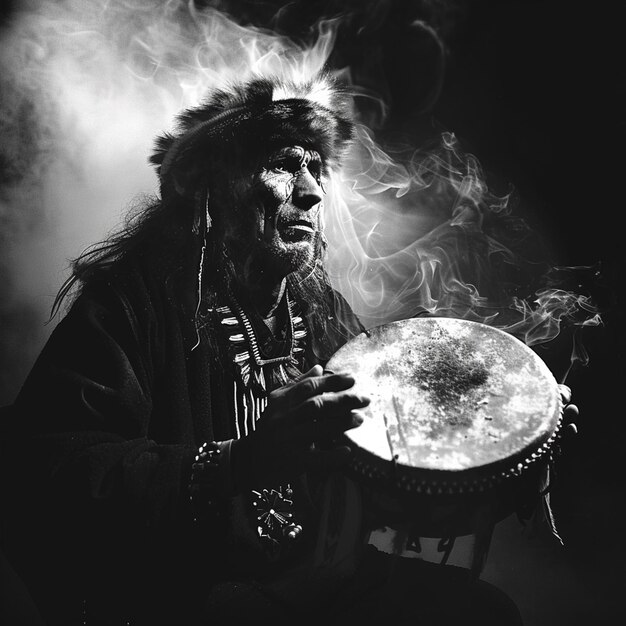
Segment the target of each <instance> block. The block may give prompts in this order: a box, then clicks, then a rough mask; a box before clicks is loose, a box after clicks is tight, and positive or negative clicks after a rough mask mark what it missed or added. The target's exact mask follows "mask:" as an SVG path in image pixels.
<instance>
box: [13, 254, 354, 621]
mask: <svg viewBox="0 0 626 626" xmlns="http://www.w3.org/2000/svg"><path fill="white" fill-rule="evenodd" d="M180 275H181V274H180V272H178V273H177V272H173V273H172V274H169V275H168V274H164V273H163V272H160V271H155V268H154V267H153V266H152V265H151V264H150V263H149V262H148V261H146V260H144V259H142V257H141V256H140V255H139V256H136V257H134V258H133V259H132V260H126V261H124V262H121V263H118V264H117V265H116V266H113V267H112V268H110V269H108V270H107V271H104V272H102V274H101V276H99V277H98V278H97V279H94V280H92V281H91V282H90V283H89V284H88V285H87V286H86V287H84V289H83V291H82V293H81V295H80V296H79V297H78V298H77V300H76V301H75V302H74V304H73V305H72V307H71V309H70V310H69V312H68V314H67V315H66V316H65V317H64V319H62V320H61V322H60V323H59V324H58V326H57V327H56V328H55V330H54V331H53V333H52V335H51V337H50V339H49V341H48V342H47V344H46V345H45V347H44V349H43V351H42V353H41V355H40V357H39V358H38V360H37V361H36V363H35V365H34V367H33V369H32V371H31V373H30V375H29V376H28V378H27V380H26V382H25V384H24V386H23V388H22V390H21V392H20V393H19V396H18V397H17V399H16V401H15V403H14V405H13V406H12V407H9V408H7V409H6V410H5V411H4V415H3V418H2V487H3V493H4V495H3V500H4V502H5V514H3V518H2V519H3V532H2V539H3V549H4V552H5V553H6V555H7V556H8V558H9V559H10V561H11V562H12V564H13V566H14V568H15V571H16V572H17V574H18V575H19V576H20V577H21V579H22V580H23V581H24V583H25V584H26V586H27V587H28V588H29V590H30V591H31V594H32V596H33V599H34V601H35V602H36V604H37V605H38V607H39V609H40V611H41V613H42V614H43V615H44V616H45V617H46V618H47V619H48V620H49V623H50V624H74V623H76V624H79V623H80V624H82V623H83V618H85V617H88V620H87V623H88V624H123V623H126V621H127V620H128V621H130V623H132V624H144V623H145V624H150V625H158V624H172V625H174V624H176V625H184V624H188V623H189V624H191V623H196V621H195V620H196V618H197V616H198V615H200V614H201V613H202V610H203V609H202V603H203V601H204V598H206V596H207V593H208V590H209V588H210V587H211V585H212V584H213V583H214V582H215V581H219V580H222V579H224V577H225V576H227V575H228V574H227V569H226V568H227V556H228V554H227V553H228V551H229V549H230V548H231V546H230V545H229V542H228V541H227V540H226V539H225V538H226V537H228V534H229V528H228V525H229V524H231V523H232V520H230V518H229V517H228V516H227V517H226V518H225V519H224V518H220V519H217V520H211V519H208V520H203V522H202V523H201V524H199V523H197V522H196V523H194V512H193V511H192V508H191V505H190V500H189V490H188V484H189V480H190V471H191V465H192V462H193V460H194V457H195V455H196V453H197V450H198V446H200V445H201V444H202V443H203V442H205V441H211V440H215V439H227V438H232V437H233V429H232V415H231V414H230V413H232V407H230V405H229V402H228V398H227V394H226V393H225V389H228V388H229V387H228V385H229V384H230V383H229V381H228V376H229V371H230V369H229V368H231V366H232V364H231V363H224V362H223V361H224V356H223V354H221V353H219V350H218V351H217V352H216V350H215V343H216V342H215V341H212V340H211V339H212V338H211V337H210V336H209V335H210V333H211V327H210V325H209V326H208V329H207V328H203V329H202V333H201V335H202V336H203V339H202V340H201V341H200V342H199V344H198V345H197V346H196V343H197V340H198V335H197V331H196V327H195V325H194V322H193V311H192V310H191V308H190V300H192V298H191V299H190V298H187V299H186V298H181V297H180V292H181V288H182V286H184V285H186V284H188V282H187V281H185V280H182V279H180V280H178V279H177V276H179V277H180ZM326 295H327V298H328V303H329V306H330V309H329V310H330V315H329V316H328V319H326V320H325V323H326V333H325V336H324V337H323V338H322V337H313V336H309V338H308V339H309V340H308V347H307V351H306V355H305V357H304V361H303V363H302V367H303V368H309V367H311V366H312V365H313V364H315V363H316V362H322V364H323V360H324V358H325V357H326V358H327V357H329V356H330V355H331V354H332V352H333V351H334V350H335V349H336V348H338V347H339V346H340V345H341V344H342V343H343V342H345V341H346V340H347V339H349V338H350V337H351V336H353V335H355V334H356V333H358V332H360V331H361V326H360V324H359V322H358V320H357V319H356V317H354V315H353V314H352V313H351V312H350V310H349V307H348V306H347V304H346V303H345V301H344V300H343V299H342V298H341V297H340V296H339V295H338V294H337V293H336V292H333V291H332V290H331V289H330V288H329V289H328V291H327V294H326ZM302 305H303V310H304V313H305V316H304V317H305V320H306V311H307V303H302ZM340 320H341V321H340ZM305 323H306V321H305ZM207 333H209V335H207ZM218 343H219V342H218ZM225 520H226V521H225Z"/></svg>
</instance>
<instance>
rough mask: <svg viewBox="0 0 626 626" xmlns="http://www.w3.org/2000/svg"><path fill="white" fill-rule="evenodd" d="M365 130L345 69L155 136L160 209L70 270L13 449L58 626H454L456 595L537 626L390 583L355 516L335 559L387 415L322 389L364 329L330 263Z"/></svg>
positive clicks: (43, 588) (29, 560) (34, 566)
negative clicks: (366, 412)
mask: <svg viewBox="0 0 626 626" xmlns="http://www.w3.org/2000/svg"><path fill="white" fill-rule="evenodd" d="M351 135H352V122H351V115H350V102H349V99H348V98H347V96H346V94H345V93H344V92H343V91H342V90H341V88H340V87H339V86H338V85H337V84H335V83H334V82H333V81H332V80H331V78H330V77H329V76H327V75H325V74H322V75H319V76H316V77H315V78H313V79H312V80H311V81H309V82H307V83H303V84H293V83H289V82H283V81H278V80H274V79H260V80H256V81H252V82H250V83H248V84H242V85H236V86H234V87H232V88H231V89H229V90H223V91H218V92H216V93H214V94H213V95H212V97H211V98H210V99H209V100H208V101H207V102H205V103H204V104H203V105H201V106H199V107H198V108H196V109H193V110H189V111H186V112H184V113H183V114H182V115H181V116H180V118H179V127H178V129H177V132H176V133H175V134H174V135H165V136H164V137H162V138H160V139H159V141H158V144H157V150H156V152H155V154H154V155H153V158H152V161H153V163H154V164H155V165H157V167H158V171H159V177H160V186H161V197H160V199H157V200H155V202H154V203H153V204H152V205H150V206H148V207H146V208H145V209H144V210H143V211H142V212H140V213H138V214H137V215H136V217H135V218H134V219H133V220H131V221H130V222H129V223H128V225H127V227H126V229H125V230H123V231H122V232H121V233H120V234H119V235H118V236H116V237H113V238H111V239H110V240H109V241H107V242H104V243H103V244H101V245H100V246H97V247H95V248H94V249H92V250H90V251H88V252H86V253H85V254H83V255H82V256H81V257H80V258H79V259H78V260H77V261H76V262H75V263H74V266H73V274H72V277H71V278H70V279H69V281H68V283H66V285H65V286H64V288H63V289H62V290H61V292H60V296H59V301H58V302H57V303H56V305H57V306H58V305H59V304H60V301H61V300H62V299H63V298H64V297H65V296H66V295H67V294H68V293H69V292H70V290H71V289H72V288H73V287H78V290H77V294H76V297H75V299H74V301H73V303H72V306H71V308H70V310H69V312H68V314H67V315H66V316H65V318H64V319H63V320H62V321H61V322H60V323H59V325H58V326H57V328H56V329H55V331H54V333H53V334H52V336H51V338H50V340H49V342H48V343H47V345H46V346H45V348H44V350H43V351H42V354H41V355H40V357H39V359H38V360H37V362H36V364H35V366H34V368H33V370H32V372H31V374H30V375H29V377H28V379H27V380H26V382H25V384H24V386H23V389H22V390H21V392H20V394H19V396H18V398H17V400H16V402H15V404H14V406H13V408H12V413H11V417H10V431H11V432H10V434H7V435H5V438H4V442H5V443H6V445H5V446H4V448H5V450H4V451H3V452H4V456H5V462H6V465H5V467H6V468H10V470H11V474H10V477H9V474H8V472H7V471H6V470H5V472H4V475H5V477H7V478H8V480H6V481H5V482H7V483H8V486H7V490H8V491H9V492H10V493H9V494H8V496H7V498H8V501H9V502H10V503H11V512H10V514H9V515H7V522H6V524H5V528H6V532H5V536H6V537H8V539H9V541H8V542H7V544H6V548H5V549H6V551H7V554H8V555H9V558H10V559H11V560H12V562H13V563H15V568H16V571H17V572H18V574H19V575H20V576H21V577H22V578H23V580H24V582H25V583H26V584H27V586H28V587H29V589H30V590H31V593H32V595H33V598H34V600H35V602H36V603H37V605H38V607H39V610H40V611H41V612H42V614H43V615H44V617H45V618H46V619H47V621H48V622H49V623H51V624H66V623H68V624H74V623H83V622H85V623H87V624H121V623H131V624H150V625H156V624H172V625H174V624H176V625H178V624H180V625H185V624H202V623H207V624H213V623H216V624H221V623H229V624H239V623H241V624H246V623H250V622H251V621H252V619H255V620H265V619H271V620H272V621H274V622H275V623H283V622H284V623H287V622H290V623H291V622H293V623H306V622H307V620H308V619H311V621H315V622H316V623H317V622H318V621H319V620H320V619H323V620H324V621H326V622H327V623H333V620H336V621H337V622H339V621H341V620H344V619H357V620H360V621H362V622H363V623H369V622H368V619H369V620H371V623H375V622H376V623H378V621H379V620H380V619H382V618H383V617H388V616H390V615H391V616H393V615H400V614H401V613H402V610H400V609H401V602H402V598H401V597H399V596H401V595H402V594H405V593H408V594H413V593H415V594H419V596H418V603H419V604H421V605H422V607H423V608H422V609H420V614H421V615H422V616H430V617H424V619H425V620H426V621H425V623H439V622H437V621H436V620H437V619H440V618H441V619H443V616H444V615H446V614H449V612H450V606H446V605H449V603H447V602H446V598H447V597H449V594H450V593H452V592H454V593H456V594H457V597H458V598H460V600H459V603H458V606H463V607H465V606H466V605H467V607H469V608H470V609H472V610H474V612H475V614H476V615H478V616H480V617H481V619H487V617H488V616H489V615H492V616H493V619H495V620H497V622H495V623H500V624H504V623H518V620H519V616H518V615H517V613H516V610H515V608H514V607H512V606H511V604H510V603H509V601H508V600H507V599H506V598H504V597H502V595H500V594H498V592H497V591H496V590H493V589H490V588H488V587H487V586H486V585H484V584H478V585H475V586H474V587H471V590H470V587H469V586H468V585H467V581H466V580H465V578H464V576H463V574H462V573H460V572H457V571H453V570H452V569H449V570H448V569H447V570H446V571H447V573H442V571H443V570H442V569H439V570H437V572H435V569H434V568H433V569H432V570H431V569H429V568H428V567H426V566H425V565H424V566H422V567H421V569H420V566H419V564H415V567H414V568H413V569H411V570H410V572H409V573H408V574H409V575H408V576H406V577H404V578H403V580H404V582H403V583H398V584H397V585H395V584H394V586H393V588H392V589H388V588H387V587H385V584H386V583H388V580H389V578H388V573H389V572H390V571H391V565H390V561H389V559H387V558H385V557H384V555H379V554H376V555H374V556H373V557H372V556H371V555H370V556H362V555H361V552H363V554H364V555H365V554H366V553H368V551H367V550H365V549H363V550H362V548H363V546H361V545H360V542H361V538H360V537H359V536H356V535H355V536H350V534H351V532H352V530H350V529H355V528H356V529H358V522H357V523H355V522H354V521H350V515H351V511H350V510H348V509H349V507H344V509H345V510H344V511H343V512H331V513H330V514H331V515H334V516H335V518H336V519H334V520H333V523H335V524H338V526H339V527H340V528H341V527H345V528H347V529H348V530H347V531H345V532H344V537H345V536H346V535H347V536H348V539H349V542H350V541H351V542H352V543H351V545H352V546H353V547H354V558H352V556H350V558H345V554H339V553H337V556H333V555H332V554H331V557H330V559H328V558H327V559H322V560H321V561H320V559H319V558H318V556H316V555H318V551H317V546H318V545H319V542H320V541H321V540H322V539H320V530H319V529H320V526H321V525H322V524H323V523H324V520H325V519H326V520H327V517H325V516H328V515H329V512H328V510H325V508H324V503H325V502H326V504H327V503H328V497H329V496H328V494H329V493H333V478H332V477H333V476H335V470H341V468H342V465H343V463H345V461H346V459H347V458H348V450H347V449H346V448H345V447H343V446H341V445H340V444H338V443H337V441H338V440H339V436H340V435H341V434H342V433H343V432H344V431H346V430H349V429H351V428H356V427H358V425H359V423H360V421H361V418H360V417H359V416H358V409H360V408H363V407H365V406H366V405H367V404H368V399H367V398H364V397H360V396H358V395H356V394H354V393H353V392H351V387H352V385H353V382H354V381H353V379H352V378H351V376H350V375H349V373H345V374H342V373H339V374H332V375H331V374H324V373H323V366H324V364H325V362H326V361H327V360H328V359H329V357H330V356H331V355H332V354H333V353H334V352H335V351H336V349H337V348H338V347H339V346H340V345H342V344H343V343H344V342H346V341H348V340H349V339H350V338H351V337H353V336H355V335H356V334H358V333H359V332H361V330H362V326H361V325H360V323H359V321H358V319H357V318H356V316H355V315H354V314H353V313H352V312H351V310H350V308H349V306H348V305H347V303H346V302H345V300H344V299H343V298H342V297H341V296H340V295H339V294H338V293H336V292H335V291H334V290H333V289H332V288H331V287H330V284H329V281H328V278H327V276H326V274H325V271H324V266H323V256H324V249H325V245H326V244H325V239H324V235H323V210H324V209H323V198H324V185H325V180H326V178H327V177H328V176H329V175H331V172H332V170H333V169H334V168H336V167H337V166H338V165H339V163H340V160H341V155H342V153H343V151H344V149H345V148H346V146H347V145H348V143H349V141H350V139H351ZM355 532H356V531H355ZM368 554H369V553H368ZM361 558H362V560H361ZM403 567H404V566H403ZM413 570H414V571H413ZM420 589H421V590H422V593H420ZM465 600H467V603H464V602H465ZM398 601H400V607H399V606H398V605H397V603H398ZM385 602H389V604H388V605H385ZM394 603H395V604H394ZM459 610H460V609H459ZM398 611H400V612H398ZM453 612H454V611H453Z"/></svg>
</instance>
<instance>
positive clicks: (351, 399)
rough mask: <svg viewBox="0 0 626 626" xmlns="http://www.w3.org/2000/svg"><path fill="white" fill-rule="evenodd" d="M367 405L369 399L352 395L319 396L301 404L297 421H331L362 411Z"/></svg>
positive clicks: (332, 394) (331, 394)
mask: <svg viewBox="0 0 626 626" xmlns="http://www.w3.org/2000/svg"><path fill="white" fill-rule="evenodd" d="M369 403H370V399H369V398H367V397H365V396H361V395H357V394H354V393H325V394H319V395H316V396H313V397H312V398H309V399H308V400H306V401H305V402H303V403H302V406H301V407H299V409H298V419H299V420H301V421H305V422H306V421H310V420H318V421H320V420H325V419H332V417H333V416H335V415H341V414H343V413H348V412H350V411H353V410H354V409H363V408H365V407H366V406H367V405H368V404H369Z"/></svg>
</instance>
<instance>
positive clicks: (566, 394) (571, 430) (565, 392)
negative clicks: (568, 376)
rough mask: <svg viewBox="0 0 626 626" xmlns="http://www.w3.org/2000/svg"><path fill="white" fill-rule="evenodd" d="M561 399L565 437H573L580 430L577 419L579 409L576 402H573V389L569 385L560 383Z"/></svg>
mask: <svg viewBox="0 0 626 626" xmlns="http://www.w3.org/2000/svg"><path fill="white" fill-rule="evenodd" d="M559 391H560V392H561V400H562V402H563V434H562V436H563V437H571V436H573V435H575V434H576V433H577V432H578V426H577V424H576V419H577V418H578V415H579V411H578V407H577V406H576V405H575V404H572V403H571V400H572V390H571V389H570V388H569V387H568V386H567V385H559Z"/></svg>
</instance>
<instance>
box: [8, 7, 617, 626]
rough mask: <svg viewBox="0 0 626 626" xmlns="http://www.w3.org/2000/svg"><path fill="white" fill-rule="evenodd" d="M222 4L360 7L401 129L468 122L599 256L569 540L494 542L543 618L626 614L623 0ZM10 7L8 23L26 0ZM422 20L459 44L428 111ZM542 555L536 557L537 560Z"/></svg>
mask: <svg viewBox="0 0 626 626" xmlns="http://www.w3.org/2000/svg"><path fill="white" fill-rule="evenodd" d="M208 4H212V5H214V6H220V5H223V6H224V7H226V8H227V9H228V10H230V11H231V12H232V13H233V14H234V15H235V16H238V18H239V19H240V20H241V21H242V22H247V21H249V22H254V23H257V24H259V25H268V26H269V25H273V26H274V27H278V28H280V29H282V30H283V31H285V32H288V33H289V34H292V35H293V36H305V35H306V33H307V32H308V29H309V28H310V26H311V25H312V24H313V23H314V22H315V21H316V19H318V18H319V17H320V16H321V15H324V14H326V15H333V14H337V13H338V12H340V11H345V10H350V11H352V13H353V16H354V17H353V18H352V20H351V21H350V22H349V23H348V24H347V25H346V26H345V27H344V28H343V29H342V30H341V32H340V35H339V39H338V42H337V48H336V51H335V53H334V56H333V60H334V61H335V62H336V63H337V64H338V65H342V64H345V63H350V64H352V65H353V68H354V71H355V73H356V74H357V75H358V74H359V73H360V75H361V76H362V77H363V80H365V79H366V78H367V75H368V71H378V72H381V75H383V76H384V79H385V81H386V86H387V89H388V93H387V96H388V100H389V102H390V104H391V106H392V113H393V115H392V118H391V120H390V122H389V123H388V124H389V126H394V127H396V128H402V129H403V131H404V132H407V133H409V134H411V136H412V140H414V141H419V140H420V138H422V137H427V136H428V135H429V134H430V133H431V132H432V131H433V129H437V130H439V129H446V130H450V131H453V132H454V133H455V134H456V135H457V137H458V138H459V139H460V140H461V141H462V142H463V144H464V146H465V147H466V148H468V149H469V150H470V151H471V152H472V153H474V154H475V155H477V157H478V158H479V160H480V162H481V164H482V165H483V167H484V168H485V170H486V171H487V172H488V174H489V175H490V176H492V177H493V180H494V181H495V184H496V185H497V184H499V183H500V182H503V183H511V184H513V185H514V186H515V188H516V190H517V193H518V195H519V197H520V198H521V204H520V210H521V211H522V212H523V214H524V216H525V217H526V218H527V220H528V221H529V223H531V225H533V227H535V228H537V229H538V230H540V231H541V232H542V234H543V236H544V237H545V238H546V239H547V240H548V241H550V242H551V245H552V247H553V249H554V254H555V258H556V261H557V263H558V264H560V265H598V267H599V269H600V276H599V278H598V279H597V281H596V282H595V283H594V284H593V285H591V286H590V290H591V295H593V297H594V299H595V301H596V302H597V303H598V306H599V307H600V310H601V313H602V317H603V321H604V323H603V325H602V326H600V327H597V328H590V329H586V330H587V331H589V332H587V333H586V335H585V343H586V346H587V349H588V351H589V353H590V362H589V365H588V366H586V367H584V368H581V369H579V370H577V371H576V372H574V374H573V375H572V377H571V378H570V379H569V381H568V382H569V383H570V384H571V386H572V387H573V389H574V400H575V402H576V404H577V405H578V406H579V408H580V411H581V415H580V419H579V435H578V437H576V438H575V440H574V441H573V442H572V443H571V445H570V449H569V451H568V453H567V455H566V456H565V457H564V458H563V459H562V460H561V464H560V472H559V482H558V484H557V487H556V491H555V493H554V496H553V502H554V505H555V512H556V514H557V519H558V520H559V530H560V532H561V535H562V536H563V539H564V541H565V547H564V548H560V547H559V548H555V547H553V545H552V544H551V543H550V542H549V541H548V540H547V539H545V538H543V539H540V540H535V542H534V543H530V544H528V545H527V544H524V543H523V541H522V542H520V541H519V540H518V539H517V538H516V537H513V536H508V535H507V534H506V532H505V533H504V535H502V536H501V537H500V539H498V540H497V541H496V543H495V544H494V547H493V549H492V552H491V554H490V557H489V559H490V563H492V564H493V565H492V568H491V569H490V570H488V573H489V572H490V574H489V575H490V576H492V579H493V581H494V582H496V584H500V585H501V586H502V587H503V588H505V589H506V590H507V591H509V593H511V595H512V596H513V597H514V599H515V600H516V601H517V602H518V604H519V605H520V608H521V609H522V612H523V614H524V616H525V618H526V621H527V624H528V626H547V625H551V626H554V625H556V624H589V623H593V624H613V623H616V621H617V620H619V619H620V616H621V614H622V613H623V609H622V608H621V602H620V594H621V593H623V592H626V567H625V565H624V558H625V556H626V553H625V552H624V524H623V517H622V515H623V513H622V510H623V503H624V489H623V480H622V479H623V477H624V471H623V458H624V456H625V455H624V449H623V446H624V435H625V434H626V428H625V427H624V420H625V419H626V415H625V414H624V413H625V411H624V408H623V403H622V400H621V395H622V393H621V392H622V386H623V384H624V376H623V374H624V367H623V362H624V356H625V354H624V352H625V350H624V348H625V339H624V337H625V333H624V330H623V329H624V323H625V320H624V313H623V310H624V298H623V288H624V280H623V277H624V270H625V266H624V261H623V248H624V245H623V244H622V240H623V234H622V229H623V220H622V216H623V213H624V208H625V202H624V195H625V194H624V188H623V187H622V184H623V182H624V180H625V179H626V175H625V173H624V166H625V165H626V163H625V159H624V150H625V141H624V140H625V132H624V131H625V116H626V102H625V97H624V96H625V94H624V87H625V80H624V79H625V70H624V62H625V61H626V54H624V52H625V49H624V48H625V45H624V43H623V42H624V40H625V38H624V34H623V26H622V22H621V21H620V19H619V18H618V15H617V9H616V8H613V7H616V6H617V5H619V3H609V2H605V3H598V2H596V3H590V4H585V3H566V2H532V1H526V2H525V1H522V0H519V1H508V2H507V1H497V0H479V1H474V2H469V1H465V2H447V3H446V2H400V1H396V2H356V1H354V2H333V1H330V0H329V1H326V2H312V1H308V2H292V3H284V2H236V3H233V2H229V3H220V2H210V3H208ZM280 7H282V12H280V13H279V14H278V17H277V13H276V12H277V9H278V8H280ZM3 11H4V13H3V19H4V18H6V17H8V16H9V15H10V13H11V5H10V4H9V5H5V7H4V9H3ZM414 19H424V20H427V21H429V22H430V23H431V24H433V26H435V27H436V28H437V30H438V32H439V33H440V35H441V37H442V39H443V41H444V43H445V46H446V64H445V65H446V70H445V74H444V78H443V83H442V88H441V92H440V94H439V97H438V98H437V100H436V102H434V103H431V106H429V107H428V106H427V107H426V111H423V110H421V112H420V109H422V108H423V107H424V106H426V105H427V104H428V101H429V100H428V99H429V96H430V95H432V88H433V85H434V82H435V78H436V76H437V73H436V71H435V70H434V69H433V68H434V67H435V65H434V61H435V56H429V54H430V53H432V52H433V50H432V48H429V46H428V43H427V42H426V43H425V42H424V41H422V40H421V39H420V38H419V37H417V36H416V34H415V31H414V29H412V28H411V26H410V24H411V22H412V20H414ZM429 51H430V52H429ZM420 52H421V53H423V54H422V55H420V54H419V53H420ZM372 59H375V60H376V63H375V64H374V66H372V65H371V60H372ZM24 332H25V333H27V332H28V329H27V328H24ZM507 532H508V531H507ZM537 541H538V543H537ZM527 551H528V552H530V553H532V559H528V558H524V557H525V556H527V555H525V553H526V552H527ZM538 589H540V591H537V590H538Z"/></svg>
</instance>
